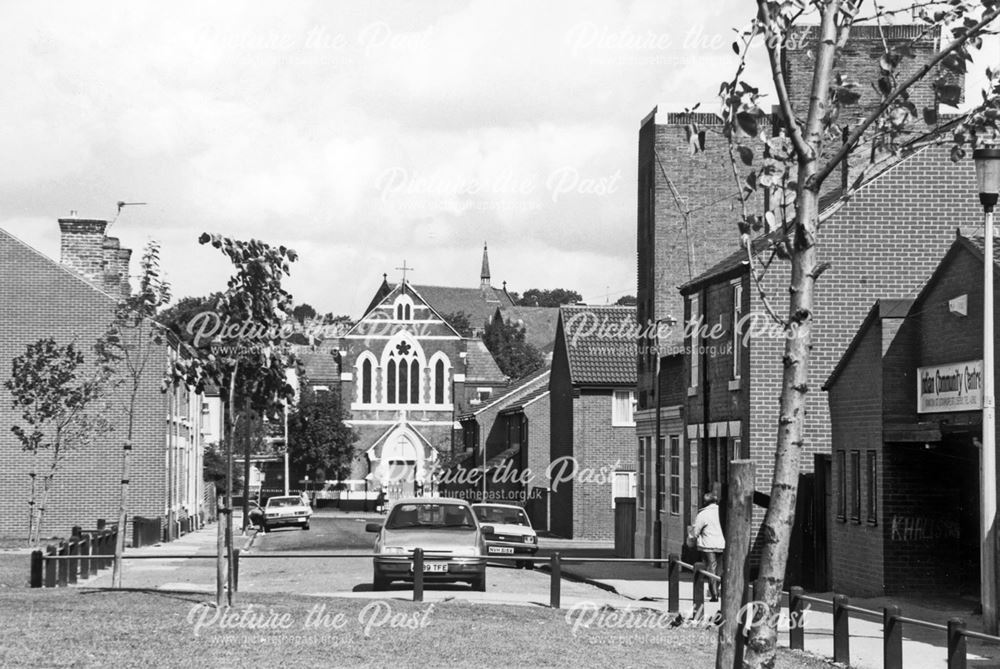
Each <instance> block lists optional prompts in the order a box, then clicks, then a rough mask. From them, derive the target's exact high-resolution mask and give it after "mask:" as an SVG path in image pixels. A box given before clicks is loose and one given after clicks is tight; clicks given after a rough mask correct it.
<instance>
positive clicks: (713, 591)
mask: <svg viewBox="0 0 1000 669" xmlns="http://www.w3.org/2000/svg"><path fill="white" fill-rule="evenodd" d="M704 499H705V506H703V507H702V508H701V510H700V511H698V515H697V516H695V519H694V525H693V526H692V527H691V535H692V536H693V537H694V540H695V543H696V545H697V547H698V552H699V553H701V559H702V561H703V562H704V563H705V566H706V567H707V568H708V571H709V572H711V573H713V574H715V575H716V576H722V573H721V567H722V565H721V564H720V558H721V556H722V551H723V550H725V548H726V539H725V537H724V536H723V535H722V524H721V523H720V522H719V498H718V497H716V496H715V493H711V492H710V493H706V494H705V497H704ZM708 592H709V595H710V596H711V601H713V602H717V601H719V582H718V581H716V580H715V579H713V578H710V579H708Z"/></svg>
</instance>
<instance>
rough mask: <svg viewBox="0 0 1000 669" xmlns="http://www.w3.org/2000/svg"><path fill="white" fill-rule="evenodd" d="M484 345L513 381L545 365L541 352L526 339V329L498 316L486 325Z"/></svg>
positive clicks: (502, 370)
mask: <svg viewBox="0 0 1000 669" xmlns="http://www.w3.org/2000/svg"><path fill="white" fill-rule="evenodd" d="M483 343H485V344H486V348H487V349H489V352H490V353H492V354H493V359H494V360H496V362H497V366H498V367H499V368H500V371H501V372H503V373H504V374H506V375H507V376H509V377H510V378H512V379H520V378H523V377H525V376H527V375H528V374H531V373H532V372H534V371H536V370H538V369H541V367H542V365H544V364H545V359H544V358H543V356H542V354H541V352H540V351H539V350H538V349H537V348H535V347H534V346H532V345H531V344H529V343H528V342H527V341H525V339H524V328H523V327H518V326H517V325H516V324H514V323H508V322H506V321H505V320H504V319H503V317H502V316H499V315H498V316H496V317H494V318H493V320H492V321H490V322H489V323H487V324H486V330H485V331H484V332H483Z"/></svg>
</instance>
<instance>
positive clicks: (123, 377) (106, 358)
mask: <svg viewBox="0 0 1000 669" xmlns="http://www.w3.org/2000/svg"><path fill="white" fill-rule="evenodd" d="M141 267H142V275H141V277H140V278H139V286H138V289H137V290H136V291H135V293H133V294H131V295H129V296H128V297H126V298H125V299H123V300H121V301H120V302H119V304H118V308H117V309H116V311H115V319H114V321H113V322H112V323H111V325H110V327H109V328H108V331H107V333H105V335H104V337H103V338H102V339H101V340H100V341H99V342H98V344H97V351H98V356H99V358H100V361H101V364H102V365H103V366H104V368H105V370H106V371H107V377H108V379H109V380H111V381H112V382H113V383H114V384H115V385H116V386H119V385H121V386H124V391H125V399H124V403H123V406H122V407H121V409H122V414H123V415H124V416H125V440H124V441H123V443H122V477H121V496H120V500H119V505H118V529H119V532H118V540H117V542H116V543H115V560H114V566H113V568H112V576H111V583H112V587H115V588H120V587H121V577H122V570H121V561H122V554H123V553H124V551H125V521H126V513H127V511H128V486H129V456H130V454H131V452H132V440H133V439H134V437H135V420H136V408H137V406H138V402H139V393H140V388H141V387H142V383H143V380H144V379H145V378H146V376H147V374H148V373H149V372H148V370H149V366H150V363H151V362H152V361H153V359H154V356H155V355H156V354H158V353H160V354H162V352H163V345H164V342H165V340H164V334H165V332H166V328H165V327H164V326H163V325H160V324H159V323H157V322H156V321H155V320H153V319H154V317H155V316H156V312H157V311H158V310H159V309H160V308H161V307H163V305H165V304H166V303H167V302H169V301H170V284H168V283H167V282H166V281H164V280H163V279H162V278H161V276H160V245H159V243H158V242H156V241H151V242H149V243H148V244H147V245H146V248H145V250H144V251H143V254H142V262H141Z"/></svg>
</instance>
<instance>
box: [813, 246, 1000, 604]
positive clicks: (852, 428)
mask: <svg viewBox="0 0 1000 669" xmlns="http://www.w3.org/2000/svg"><path fill="white" fill-rule="evenodd" d="M983 260H984V254H983V247H982V240H981V239H978V240H970V239H966V238H965V237H961V236H959V237H957V238H956V239H955V240H954V242H953V243H952V245H951V247H950V249H948V251H947V253H946V254H945V255H944V258H943V260H941V262H940V264H939V265H938V266H937V269H936V270H934V273H933V275H932V276H931V278H930V280H929V281H928V282H927V284H926V286H925V287H924V288H923V290H921V291H920V293H919V294H918V295H917V296H916V299H915V300H879V301H878V302H876V303H875V304H874V306H871V305H870V310H869V311H868V313H867V316H866V317H865V318H864V319H863V321H861V323H860V327H859V329H858V330H857V331H856V334H855V336H854V338H853V340H852V341H851V342H850V344H849V345H848V346H847V347H846V349H845V351H844V352H843V356H842V358H841V359H840V362H839V363H838V365H837V366H836V367H835V368H834V370H833V372H832V373H831V374H830V376H829V378H828V380H827V382H826V384H825V386H824V389H825V390H827V391H828V399H829V405H830V415H831V420H832V445H833V469H832V474H833V476H832V479H831V484H832V486H831V487H832V491H831V492H832V501H833V502H832V509H831V510H830V515H831V521H830V544H831V552H832V557H833V561H832V581H833V587H834V588H835V589H836V590H837V591H838V592H844V593H847V594H852V595H857V596H872V595H882V594H905V593H908V592H919V593H935V592H937V593H943V594H945V593H946V594H962V595H973V596H976V595H978V594H979V573H980V572H979V516H980V510H979V453H978V446H979V441H980V439H981V437H982V414H981V411H982V397H983V396H982V385H981V380H982V346H983V342H982V327H983V283H982V276H983ZM998 305H1000V300H998ZM994 308H996V307H994Z"/></svg>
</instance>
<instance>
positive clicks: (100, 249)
mask: <svg viewBox="0 0 1000 669" xmlns="http://www.w3.org/2000/svg"><path fill="white" fill-rule="evenodd" d="M74 213H75V212H74ZM107 227H108V222H107V221H102V220H98V219H86V218H60V219H59V229H60V231H61V232H62V240H61V244H60V258H59V260H60V262H61V263H62V264H63V265H66V266H67V267H70V268H72V269H73V270H75V271H77V272H79V273H80V274H81V275H82V276H83V277H84V278H85V279H87V280H88V281H90V282H91V283H92V284H94V285H95V286H97V287H98V288H100V289H101V290H103V291H105V292H106V293H109V294H110V295H113V296H115V297H126V296H128V295H129V294H130V292H131V287H130V285H129V282H128V269H129V261H130V260H131V257H132V251H131V249H123V248H121V243H120V242H119V241H118V239H117V238H116V237H107V236H105V234H104V232H105V230H107Z"/></svg>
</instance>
